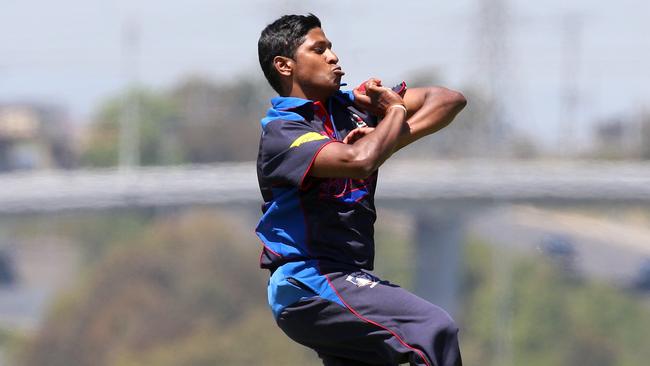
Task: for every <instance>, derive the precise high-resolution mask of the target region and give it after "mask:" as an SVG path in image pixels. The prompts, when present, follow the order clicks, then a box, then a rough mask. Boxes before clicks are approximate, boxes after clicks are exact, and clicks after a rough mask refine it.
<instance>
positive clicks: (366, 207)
mask: <svg viewBox="0 0 650 366" xmlns="http://www.w3.org/2000/svg"><path fill="white" fill-rule="evenodd" d="M352 101H353V95H352V94H351V93H350V92H341V91H338V92H337V93H336V94H335V95H333V96H332V97H330V98H329V99H328V101H327V102H326V103H324V104H321V103H320V102H313V101H311V100H306V99H301V98H295V97H276V98H273V99H272V100H271V103H272V108H271V109H269V111H268V113H267V116H266V117H265V118H263V119H262V121H261V122H262V135H261V138H260V148H259V155H258V159H257V175H258V180H259V185H260V190H261V192H262V196H263V199H264V204H263V206H262V212H263V215H262V218H261V219H260V222H259V224H258V226H257V228H256V230H255V231H256V233H257V235H258V236H259V238H260V239H261V240H262V243H263V245H264V247H263V250H262V255H261V258H260V266H261V267H262V268H268V269H270V270H272V271H274V270H275V269H276V268H278V267H279V266H282V265H284V264H286V263H289V262H304V261H308V260H317V261H327V262H333V263H340V264H342V265H349V266H354V267H356V268H362V269H369V270H370V269H372V267H373V259H374V239H373V236H374V229H373V225H374V222H375V218H376V214H375V206H374V192H375V187H376V182H377V172H375V173H374V174H372V175H371V176H370V177H369V178H367V179H352V178H316V177H312V176H310V175H309V169H310V167H311V165H312V164H313V162H314V159H315V158H316V155H317V154H318V152H319V151H320V150H321V149H322V148H323V147H324V146H325V145H327V144H330V143H341V140H342V139H343V138H344V137H345V136H346V135H347V134H348V133H349V132H350V131H352V130H353V129H355V128H357V127H358V126H360V125H370V126H372V125H374V121H373V119H372V117H366V116H365V115H363V114H361V113H360V112H358V111H356V110H354V109H353V108H354V107H353V105H352ZM355 112H356V113H355Z"/></svg>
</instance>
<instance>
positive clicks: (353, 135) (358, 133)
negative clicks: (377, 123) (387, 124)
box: [343, 127, 375, 144]
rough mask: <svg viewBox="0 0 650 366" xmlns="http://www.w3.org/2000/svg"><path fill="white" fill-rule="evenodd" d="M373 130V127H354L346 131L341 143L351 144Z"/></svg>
mask: <svg viewBox="0 0 650 366" xmlns="http://www.w3.org/2000/svg"><path fill="white" fill-rule="evenodd" d="M374 130H375V129H374V128H373V127H359V128H356V129H354V130H352V131H350V133H348V135H347V136H345V138H344V139H343V143H345V144H353V143H355V142H356V141H357V140H359V139H360V138H362V137H364V136H366V135H367V134H369V133H371V132H372V131H374Z"/></svg>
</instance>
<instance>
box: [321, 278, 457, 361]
mask: <svg viewBox="0 0 650 366" xmlns="http://www.w3.org/2000/svg"><path fill="white" fill-rule="evenodd" d="M326 276H327V278H328V281H329V284H330V286H331V287H332V288H334V290H335V291H336V293H337V295H338V296H339V298H340V299H341V300H342V301H343V303H344V304H345V306H346V307H347V308H348V310H350V312H352V313H353V314H354V315H355V316H356V317H357V318H359V319H361V320H363V321H365V322H367V323H369V324H373V325H375V326H376V327H378V328H381V329H383V330H384V331H386V332H388V333H389V334H391V335H392V336H393V339H394V340H397V342H398V343H399V345H398V346H397V347H394V350H395V352H399V353H400V355H402V356H406V357H407V358H408V361H409V362H410V363H411V365H427V366H459V365H462V361H461V356H460V349H459V345H458V336H457V333H458V328H457V326H456V324H455V323H454V321H453V320H452V319H451V317H450V316H449V315H448V314H447V313H446V312H445V311H444V310H442V309H441V308H439V307H437V306H435V305H433V304H431V303H429V302H428V301H425V300H423V299H421V298H419V297H417V296H415V295H413V294H411V293H410V292H408V291H406V290H404V289H402V288H401V287H399V286H396V285H392V284H390V283H388V282H385V281H380V280H379V279H378V278H376V277H374V276H372V275H369V274H367V273H365V272H362V271H359V272H354V273H341V272H331V273H329V274H327V275H326ZM395 359H397V360H400V361H401V360H402V358H400V357H396V358H395Z"/></svg>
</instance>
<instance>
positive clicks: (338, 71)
mask: <svg viewBox="0 0 650 366" xmlns="http://www.w3.org/2000/svg"><path fill="white" fill-rule="evenodd" d="M332 73H334V75H336V76H343V75H345V72H344V71H343V69H341V66H337V67H335V68H334V69H333V70H332Z"/></svg>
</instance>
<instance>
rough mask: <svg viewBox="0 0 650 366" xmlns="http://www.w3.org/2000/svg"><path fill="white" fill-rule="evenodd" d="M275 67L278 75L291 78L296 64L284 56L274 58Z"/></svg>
mask: <svg viewBox="0 0 650 366" xmlns="http://www.w3.org/2000/svg"><path fill="white" fill-rule="evenodd" d="M273 66H274V67H275V70H276V71H277V72H278V74H280V75H282V76H291V74H293V68H294V66H295V63H294V61H293V60H292V59H290V58H288V57H284V56H275V57H274V58H273Z"/></svg>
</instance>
